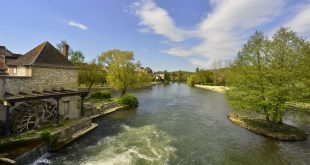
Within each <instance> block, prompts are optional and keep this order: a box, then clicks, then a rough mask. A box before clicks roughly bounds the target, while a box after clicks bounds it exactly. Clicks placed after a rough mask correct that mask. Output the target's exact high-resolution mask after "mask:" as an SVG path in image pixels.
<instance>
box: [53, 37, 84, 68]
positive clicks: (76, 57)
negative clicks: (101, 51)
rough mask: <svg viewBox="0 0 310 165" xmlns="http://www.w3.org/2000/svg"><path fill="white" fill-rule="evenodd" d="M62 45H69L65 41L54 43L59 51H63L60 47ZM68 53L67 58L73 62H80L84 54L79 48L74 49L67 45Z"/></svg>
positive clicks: (82, 60)
mask: <svg viewBox="0 0 310 165" xmlns="http://www.w3.org/2000/svg"><path fill="white" fill-rule="evenodd" d="M64 45H69V44H68V43H67V42H66V41H61V42H60V43H58V44H57V45H56V47H57V49H58V50H59V51H60V52H61V53H62V52H63V50H62V49H63V46H64ZM68 55H69V60H70V61H71V62H72V63H73V64H81V63H83V62H84V59H85V56H84V54H83V53H82V52H81V51H80V50H77V51H74V50H73V49H72V48H71V47H69V50H68Z"/></svg>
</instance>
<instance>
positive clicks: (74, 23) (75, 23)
mask: <svg viewBox="0 0 310 165" xmlns="http://www.w3.org/2000/svg"><path fill="white" fill-rule="evenodd" d="M67 24H68V25H69V26H72V27H75V28H79V29H81V30H87V29H88V28H87V27H86V26H85V25H83V24H81V23H78V22H75V21H69V22H68V23H67Z"/></svg>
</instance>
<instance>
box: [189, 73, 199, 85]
mask: <svg viewBox="0 0 310 165" xmlns="http://www.w3.org/2000/svg"><path fill="white" fill-rule="evenodd" d="M196 81H197V75H190V76H189V77H188V78H187V84H188V85H189V86H191V87H194V86H195V84H196Z"/></svg>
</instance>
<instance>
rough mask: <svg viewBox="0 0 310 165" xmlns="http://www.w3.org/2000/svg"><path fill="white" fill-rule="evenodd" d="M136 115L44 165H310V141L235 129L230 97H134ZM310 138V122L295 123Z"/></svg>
mask: <svg viewBox="0 0 310 165" xmlns="http://www.w3.org/2000/svg"><path fill="white" fill-rule="evenodd" d="M133 93H134V94H135V95H136V96H138V98H139V100H140V105H139V107H138V108H136V109H131V110H125V111H118V112H115V113H113V114H110V115H108V116H105V117H103V118H101V119H98V120H97V122H98V124H99V127H98V128H97V129H95V130H94V131H93V132H91V133H90V134H88V135H86V136H84V137H83V138H81V139H79V140H78V141H76V142H74V143H73V144H72V145H70V146H68V147H66V148H64V149H62V150H60V151H59V152H57V153H53V154H48V155H45V156H44V157H43V158H41V159H39V160H38V161H37V163H39V162H42V161H43V162H45V163H48V164H68V165H76V164H116V165H124V164H142V165H144V164H145V165H148V164H154V165H157V164H180V165H181V164H186V165H187V164H193V165H200V164H246V165H248V164H254V165H255V164H310V140H309V138H308V140H306V141H302V142H281V141H277V140H273V139H270V138H267V137H264V136H261V135H258V134H255V133H253V132H250V131H247V130H245V129H243V128H240V127H238V126H236V125H234V124H232V123H231V122H230V121H229V120H228V118H227V115H228V114H229V113H231V112H232V111H231V109H230V107H229V106H228V104H227V102H226V100H225V96H224V95H223V94H221V93H216V92H212V91H208V90H204V89H197V88H190V87H188V86H187V85H186V84H178V83H174V84H170V85H164V84H160V85H157V86H154V87H152V88H149V89H141V90H137V91H133ZM290 123H291V124H294V125H297V126H298V127H300V128H302V129H304V130H306V131H308V132H310V127H309V125H310V119H309V117H303V118H302V120H301V121H299V122H296V121H290Z"/></svg>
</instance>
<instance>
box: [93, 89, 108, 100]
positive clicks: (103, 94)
mask: <svg viewBox="0 0 310 165" xmlns="http://www.w3.org/2000/svg"><path fill="white" fill-rule="evenodd" d="M110 98H111V92H110V91H108V90H102V91H98V92H93V93H91V94H90V96H89V97H88V99H91V100H100V99H110Z"/></svg>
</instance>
